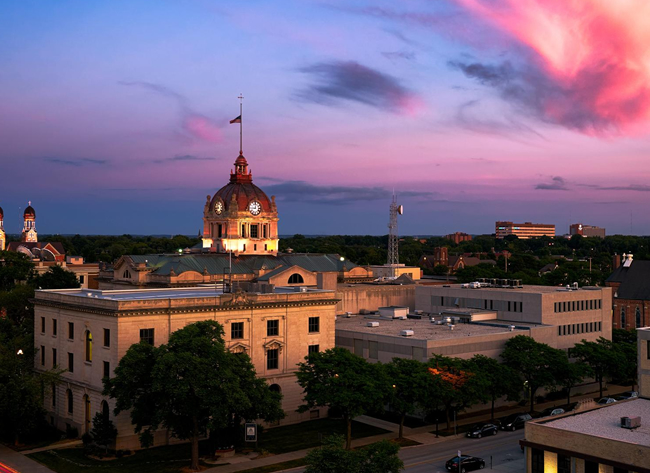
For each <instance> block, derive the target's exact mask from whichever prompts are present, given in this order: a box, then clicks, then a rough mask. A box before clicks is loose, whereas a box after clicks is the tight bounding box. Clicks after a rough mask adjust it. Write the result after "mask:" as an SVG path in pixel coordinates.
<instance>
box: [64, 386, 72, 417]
mask: <svg viewBox="0 0 650 473" xmlns="http://www.w3.org/2000/svg"><path fill="white" fill-rule="evenodd" d="M65 396H66V399H67V400H68V414H70V415H72V412H73V410H74V400H73V398H72V391H70V390H69V389H68V390H67V391H66V392H65Z"/></svg>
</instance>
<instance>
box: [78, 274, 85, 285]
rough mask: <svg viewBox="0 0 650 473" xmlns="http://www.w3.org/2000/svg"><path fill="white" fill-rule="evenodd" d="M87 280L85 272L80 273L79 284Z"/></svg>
mask: <svg viewBox="0 0 650 473" xmlns="http://www.w3.org/2000/svg"><path fill="white" fill-rule="evenodd" d="M85 280H86V276H84V275H83V274H80V275H79V284H83V283H84V281H85Z"/></svg>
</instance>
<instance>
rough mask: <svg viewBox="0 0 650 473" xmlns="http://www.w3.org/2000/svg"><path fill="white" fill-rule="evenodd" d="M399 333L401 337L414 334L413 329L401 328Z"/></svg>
mask: <svg viewBox="0 0 650 473" xmlns="http://www.w3.org/2000/svg"><path fill="white" fill-rule="evenodd" d="M399 334H400V335H401V336H402V337H412V336H413V335H415V332H414V331H413V330H402V331H401V332H400V333H399Z"/></svg>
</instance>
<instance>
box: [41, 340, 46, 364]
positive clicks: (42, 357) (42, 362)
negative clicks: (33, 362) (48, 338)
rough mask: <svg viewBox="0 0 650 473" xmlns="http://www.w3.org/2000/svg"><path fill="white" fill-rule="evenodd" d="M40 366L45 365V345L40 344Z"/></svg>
mask: <svg viewBox="0 0 650 473" xmlns="http://www.w3.org/2000/svg"><path fill="white" fill-rule="evenodd" d="M41 366H45V347H44V346H43V345H41Z"/></svg>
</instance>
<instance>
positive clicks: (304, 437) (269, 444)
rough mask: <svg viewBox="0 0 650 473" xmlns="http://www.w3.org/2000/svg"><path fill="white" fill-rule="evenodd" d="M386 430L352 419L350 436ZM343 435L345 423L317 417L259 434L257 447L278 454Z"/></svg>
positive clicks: (380, 432) (355, 436)
mask: <svg viewBox="0 0 650 473" xmlns="http://www.w3.org/2000/svg"><path fill="white" fill-rule="evenodd" d="M387 432H388V431H387V430H384V429H380V428H377V427H373V426H371V425H368V424H363V423H361V422H355V421H352V438H353V439H358V438H362V437H370V436H372V435H380V434H385V433H387ZM332 434H339V435H345V424H344V422H343V421H342V420H340V419H319V420H310V421H307V422H302V423H300V424H293V425H287V426H284V427H275V428H273V429H268V430H265V431H264V432H263V433H262V434H261V435H260V441H259V448H260V449H263V450H266V451H268V452H270V453H275V454H280V453H286V452H293V451H294V450H302V449H304V448H311V447H319V446H320V445H322V440H323V438H325V437H327V436H328V435H332Z"/></svg>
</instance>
